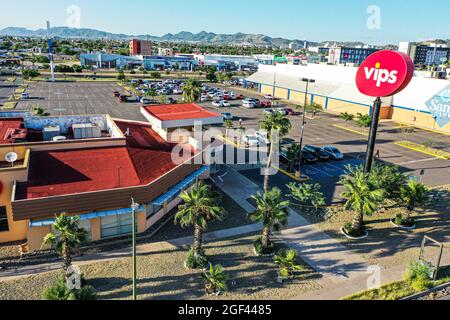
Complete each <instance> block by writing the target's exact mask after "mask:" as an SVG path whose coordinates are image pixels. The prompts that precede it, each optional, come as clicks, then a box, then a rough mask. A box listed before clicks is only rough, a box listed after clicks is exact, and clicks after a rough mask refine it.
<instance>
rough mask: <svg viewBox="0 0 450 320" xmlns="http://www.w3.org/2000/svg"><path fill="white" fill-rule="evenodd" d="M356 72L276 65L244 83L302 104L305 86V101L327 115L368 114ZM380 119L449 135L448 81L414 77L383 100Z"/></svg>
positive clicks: (368, 103) (367, 102) (332, 67)
mask: <svg viewBox="0 0 450 320" xmlns="http://www.w3.org/2000/svg"><path fill="white" fill-rule="evenodd" d="M356 71H357V68H353V67H344V66H335V65H323V64H308V65H307V66H296V65H285V64H277V65H275V66H269V65H260V66H259V69H258V72H256V73H255V74H253V75H251V76H250V77H249V78H247V79H246V86H248V85H250V83H251V84H252V85H253V87H255V88H257V90H258V91H259V92H261V93H263V94H271V95H273V96H275V97H277V98H280V99H285V100H289V101H292V102H293V103H298V104H303V103H304V101H305V94H306V82H303V81H301V79H303V78H307V79H314V80H316V82H315V83H310V84H309V90H308V97H307V98H308V101H309V102H311V101H312V102H315V103H318V104H321V105H322V106H323V108H324V109H325V110H326V111H327V112H331V113H336V114H340V113H342V112H348V113H352V114H357V113H362V114H367V113H371V109H372V105H373V98H370V97H367V96H364V95H362V94H361V93H360V92H359V91H358V89H357V87H356V84H355V77H356ZM381 117H382V119H390V120H393V121H396V122H399V123H403V124H407V125H411V126H416V127H420V128H424V129H430V130H436V131H441V132H445V133H450V81H449V80H442V79H434V78H426V77H418V76H417V77H416V76H415V77H414V78H413V80H412V81H411V83H410V85H409V86H408V87H407V88H406V89H405V90H404V91H402V92H400V93H399V94H397V95H395V96H392V97H388V98H383V105H382V113H381Z"/></svg>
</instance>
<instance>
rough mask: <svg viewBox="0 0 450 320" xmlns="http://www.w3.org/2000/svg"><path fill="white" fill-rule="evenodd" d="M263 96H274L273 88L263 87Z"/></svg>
mask: <svg viewBox="0 0 450 320" xmlns="http://www.w3.org/2000/svg"><path fill="white" fill-rule="evenodd" d="M261 93H262V94H273V86H266V85H261Z"/></svg>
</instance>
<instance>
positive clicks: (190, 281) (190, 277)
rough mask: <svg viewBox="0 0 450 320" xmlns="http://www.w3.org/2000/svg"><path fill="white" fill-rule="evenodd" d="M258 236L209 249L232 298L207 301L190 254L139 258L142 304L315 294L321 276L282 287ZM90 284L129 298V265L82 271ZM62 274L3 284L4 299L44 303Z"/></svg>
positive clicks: (0, 295) (104, 294)
mask: <svg viewBox="0 0 450 320" xmlns="http://www.w3.org/2000/svg"><path fill="white" fill-rule="evenodd" d="M254 238H255V236H250V237H244V238H236V239H232V240H223V241H217V242H213V243H210V244H208V245H207V246H206V247H205V248H206V253H207V254H208V255H209V257H210V259H211V261H212V263H214V264H222V265H223V266H224V267H225V271H226V273H227V274H228V276H229V281H228V285H229V292H228V293H226V294H224V295H222V296H220V297H214V298H208V297H207V296H206V295H205V292H204V289H203V285H204V282H203V279H202V278H201V276H200V274H201V272H199V271H195V272H193V271H188V270H186V269H185V268H184V267H183V262H184V259H185V258H186V250H178V249H176V250H169V251H166V252H160V253H157V254H149V255H145V256H140V257H139V258H138V294H139V299H163V300H168V299H225V300H240V299H289V298H294V297H296V296H298V295H301V294H302V293H304V292H307V291H310V290H315V289H318V288H319V285H318V284H317V282H316V281H315V280H316V279H317V278H318V275H317V274H315V273H314V272H312V271H311V270H310V269H309V268H308V269H307V270H306V271H304V272H301V273H300V274H299V275H298V276H297V278H296V279H294V280H290V281H288V282H287V283H286V284H284V285H280V284H278V283H277V281H276V278H277V273H276V267H275V265H274V263H273V258H260V257H255V255H254V254H253V244H252V242H253V240H254ZM81 269H82V272H83V274H84V275H85V277H86V279H87V281H88V284H91V285H93V286H94V287H95V288H96V290H97V291H98V293H99V297H100V298H101V299H130V298H131V281H130V277H131V259H119V260H115V261H111V262H100V263H94V264H89V265H85V266H83V267H82V268H81ZM57 274H58V272H51V273H45V274H40V275H33V276H29V277H26V278H22V279H20V280H14V281H8V282H2V283H1V285H0V299H1V300H10V299H40V298H41V293H42V291H43V290H44V289H45V288H48V287H50V286H51V284H52V283H53V282H54V281H55V279H56V277H57Z"/></svg>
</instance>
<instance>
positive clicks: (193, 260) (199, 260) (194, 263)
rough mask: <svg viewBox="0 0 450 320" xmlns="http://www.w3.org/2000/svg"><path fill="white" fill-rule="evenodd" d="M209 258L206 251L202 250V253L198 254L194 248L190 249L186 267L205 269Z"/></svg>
mask: <svg viewBox="0 0 450 320" xmlns="http://www.w3.org/2000/svg"><path fill="white" fill-rule="evenodd" d="M208 263H209V261H208V258H206V255H205V252H204V251H203V250H202V253H201V254H200V255H198V256H196V255H195V254H194V250H193V249H190V250H189V253H188V257H187V259H186V262H185V264H186V268H189V269H192V270H195V269H205V268H206V267H207V266H208Z"/></svg>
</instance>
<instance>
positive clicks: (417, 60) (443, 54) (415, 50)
mask: <svg viewBox="0 0 450 320" xmlns="http://www.w3.org/2000/svg"><path fill="white" fill-rule="evenodd" d="M399 51H400V52H403V53H406V54H407V55H409V56H410V57H411V59H412V60H413V61H414V64H415V65H425V66H432V65H441V64H443V63H444V62H446V61H449V60H450V48H449V47H447V46H446V45H438V44H433V45H430V46H427V45H419V44H414V43H411V42H400V44H399Z"/></svg>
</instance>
